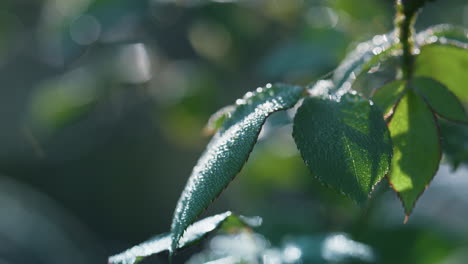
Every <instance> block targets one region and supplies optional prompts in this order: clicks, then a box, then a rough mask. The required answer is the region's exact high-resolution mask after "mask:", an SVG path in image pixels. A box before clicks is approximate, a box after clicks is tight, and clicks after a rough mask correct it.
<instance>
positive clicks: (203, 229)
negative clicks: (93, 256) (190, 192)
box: [109, 212, 261, 264]
mask: <svg viewBox="0 0 468 264" xmlns="http://www.w3.org/2000/svg"><path fill="white" fill-rule="evenodd" d="M260 224H261V219H260V218H258V217H257V218H246V217H242V216H236V215H234V214H232V213H231V212H226V213H223V214H218V215H214V216H210V217H208V218H205V219H203V220H200V221H198V222H196V223H194V224H193V225H191V226H189V227H188V228H187V231H186V232H185V233H184V236H183V237H182V238H181V239H180V242H179V246H178V248H184V247H187V246H190V245H192V244H194V243H197V242H199V241H200V240H201V239H203V238H204V237H205V236H207V235H208V234H209V233H211V232H213V231H215V230H217V229H219V228H223V229H232V228H240V227H257V226H259V225H260ZM170 246H171V234H162V235H159V236H156V237H154V238H152V239H150V240H148V241H146V242H143V243H141V244H139V245H137V246H134V247H132V248H130V249H128V250H126V251H124V252H122V253H120V254H118V255H115V256H112V257H110V258H109V264H135V263H138V262H139V261H141V260H143V259H144V258H145V257H148V256H151V255H155V254H158V253H161V252H163V251H166V250H169V249H170Z"/></svg>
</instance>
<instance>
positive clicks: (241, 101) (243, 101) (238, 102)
mask: <svg viewBox="0 0 468 264" xmlns="http://www.w3.org/2000/svg"><path fill="white" fill-rule="evenodd" d="M244 104H245V100H244V99H237V100H236V105H244Z"/></svg>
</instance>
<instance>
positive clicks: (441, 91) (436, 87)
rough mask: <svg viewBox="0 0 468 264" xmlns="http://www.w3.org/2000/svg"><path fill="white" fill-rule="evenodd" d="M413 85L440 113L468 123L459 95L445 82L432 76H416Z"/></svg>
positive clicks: (450, 118)
mask: <svg viewBox="0 0 468 264" xmlns="http://www.w3.org/2000/svg"><path fill="white" fill-rule="evenodd" d="M411 85H412V86H413V87H414V88H415V89H417V91H419V92H420V93H421V95H422V96H423V97H424V98H425V99H426V102H427V103H428V104H429V105H430V106H431V108H432V109H433V110H434V112H436V113H437V114H438V115H440V116H442V117H444V118H446V119H449V120H452V121H458V122H465V123H468V116H467V115H466V113H465V109H463V105H462V104H461V103H460V101H458V99H457V97H456V96H455V95H454V94H453V93H452V92H450V91H449V90H448V89H447V88H446V87H445V86H444V85H443V84H441V83H439V82H437V81H435V80H433V79H430V78H421V77H419V78H415V79H413V80H412V81H411Z"/></svg>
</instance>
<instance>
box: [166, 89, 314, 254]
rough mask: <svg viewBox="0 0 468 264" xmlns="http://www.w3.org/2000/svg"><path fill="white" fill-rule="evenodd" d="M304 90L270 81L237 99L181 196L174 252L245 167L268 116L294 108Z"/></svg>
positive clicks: (173, 235)
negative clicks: (182, 237) (192, 227)
mask: <svg viewBox="0 0 468 264" xmlns="http://www.w3.org/2000/svg"><path fill="white" fill-rule="evenodd" d="M304 92H305V91H304V89H303V88H302V87H299V86H291V85H285V84H275V85H271V84H267V85H266V86H265V87H263V88H262V87H261V88H257V89H256V91H254V92H248V93H247V94H246V95H245V96H244V97H243V98H242V99H238V100H237V101H236V109H235V110H234V111H232V112H231V114H230V116H229V117H228V118H226V120H224V122H223V124H222V126H221V127H220V128H219V130H218V132H217V133H216V134H215V135H214V136H213V138H212V140H211V142H210V143H209V144H208V146H207V148H206V150H205V152H204V153H203V154H202V156H201V157H200V159H199V160H198V162H197V164H196V166H195V167H194V169H193V171H192V174H191V176H190V178H189V179H188V182H187V185H186V186H185V189H184V191H183V192H182V195H181V197H180V198H179V202H178V204H177V207H176V210H175V212H174V217H173V220H172V226H171V233H172V245H171V252H173V251H174V250H175V249H176V248H177V244H178V242H179V240H180V238H181V236H182V234H183V233H184V231H185V229H186V228H187V226H189V225H190V224H191V223H193V222H194V221H195V219H196V218H197V217H198V215H199V214H200V213H201V212H202V211H203V210H204V209H205V208H206V207H207V206H208V205H209V204H210V203H211V201H212V200H214V199H215V198H216V197H217V196H218V195H219V194H220V193H221V192H222V190H223V189H224V188H225V187H226V186H227V185H228V184H229V183H230V182H231V181H232V179H233V178H234V177H235V176H236V175H237V173H238V172H239V171H240V170H241V168H242V166H243V165H244V163H245V162H246V161H247V159H248V157H249V154H250V152H251V151H252V149H253V146H254V145H255V143H256V141H257V138H258V134H259V133H260V130H261V128H262V125H263V124H264V122H265V120H266V118H267V117H268V116H269V115H270V114H272V113H273V112H276V111H280V110H285V109H288V108H291V107H293V106H294V105H295V104H296V103H297V101H298V100H299V99H300V98H301V97H302V95H303V94H304Z"/></svg>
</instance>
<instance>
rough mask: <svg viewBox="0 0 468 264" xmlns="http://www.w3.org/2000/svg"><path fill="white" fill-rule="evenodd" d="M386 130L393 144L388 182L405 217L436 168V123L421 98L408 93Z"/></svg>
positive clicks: (437, 161)
mask: <svg viewBox="0 0 468 264" xmlns="http://www.w3.org/2000/svg"><path fill="white" fill-rule="evenodd" d="M388 128H389V130H390V134H391V136H392V141H393V159H392V168H391V171H390V174H389V181H390V184H391V185H392V187H393V189H394V190H395V191H396V192H397V193H398V195H399V197H400V199H401V201H402V203H403V206H404V208H405V212H406V214H407V215H409V214H410V213H411V211H412V209H413V207H414V205H415V203H416V200H417V199H418V198H419V196H420V195H421V194H422V193H423V192H424V190H425V189H426V187H427V186H428V185H429V183H430V181H431V180H432V178H433V177H434V175H435V173H436V172H437V169H438V168H439V161H440V156H441V154H440V151H441V150H440V141H439V134H438V131H437V121H436V119H435V116H434V114H433V113H432V111H431V109H430V108H429V106H428V105H427V104H426V103H425V102H424V100H423V98H422V97H421V96H419V95H418V94H416V93H415V92H414V91H413V90H408V92H407V93H406V94H405V96H403V98H402V99H401V100H400V102H399V104H398V105H397V107H396V109H395V111H394V114H393V116H392V119H391V121H390V123H389V127H388Z"/></svg>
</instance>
